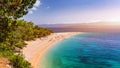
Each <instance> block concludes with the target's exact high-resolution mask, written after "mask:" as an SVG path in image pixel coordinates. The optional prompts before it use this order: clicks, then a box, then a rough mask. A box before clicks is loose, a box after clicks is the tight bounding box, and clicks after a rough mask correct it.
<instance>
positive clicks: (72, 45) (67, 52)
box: [40, 33, 120, 68]
mask: <svg viewBox="0 0 120 68" xmlns="http://www.w3.org/2000/svg"><path fill="white" fill-rule="evenodd" d="M40 65H41V66H40V68H120V33H109V34H108V33H85V34H78V35H75V36H72V37H70V38H66V39H64V40H62V41H60V42H59V43H57V44H55V45H53V46H52V47H51V48H50V49H49V50H48V51H47V53H46V54H45V55H44V57H43V58H42V60H41V61H40Z"/></svg>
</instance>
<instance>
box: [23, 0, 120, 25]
mask: <svg viewBox="0 0 120 68" xmlns="http://www.w3.org/2000/svg"><path fill="white" fill-rule="evenodd" d="M24 19H25V20H27V21H33V22H34V23H35V24H45V23H48V24H54V23H58V24H59V23H86V22H96V21H120V0H37V2H36V4H35V5H34V7H33V8H32V9H31V10H30V11H29V14H27V15H26V16H24Z"/></svg>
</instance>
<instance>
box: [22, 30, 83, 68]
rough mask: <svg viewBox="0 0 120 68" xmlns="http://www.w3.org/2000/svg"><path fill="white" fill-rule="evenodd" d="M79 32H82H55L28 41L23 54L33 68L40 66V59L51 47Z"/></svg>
mask: <svg viewBox="0 0 120 68" xmlns="http://www.w3.org/2000/svg"><path fill="white" fill-rule="evenodd" d="M77 34H82V32H63V33H53V34H51V35H49V36H46V37H42V38H39V39H36V40H35V41H26V43H27V45H26V47H25V48H23V55H24V57H25V59H26V60H27V61H29V62H30V63H31V65H32V67H33V68H38V65H39V61H40V59H41V58H42V56H43V55H44V54H45V52H46V51H47V50H48V49H49V47H51V46H52V45H54V44H56V43H57V42H59V41H61V40H63V39H65V38H68V37H70V36H73V35H77Z"/></svg>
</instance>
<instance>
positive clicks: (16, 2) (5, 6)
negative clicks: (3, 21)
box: [0, 0, 36, 19]
mask: <svg viewBox="0 0 120 68" xmlns="http://www.w3.org/2000/svg"><path fill="white" fill-rule="evenodd" d="M35 2H36V0H0V18H4V17H9V18H13V19H17V18H20V17H23V15H26V14H27V13H28V10H29V9H30V8H32V7H33V5H34V4H35Z"/></svg>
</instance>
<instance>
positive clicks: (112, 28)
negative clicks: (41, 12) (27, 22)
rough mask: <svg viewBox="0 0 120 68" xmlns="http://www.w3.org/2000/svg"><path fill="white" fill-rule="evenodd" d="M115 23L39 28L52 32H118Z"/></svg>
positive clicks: (52, 25)
mask: <svg viewBox="0 0 120 68" xmlns="http://www.w3.org/2000/svg"><path fill="white" fill-rule="evenodd" d="M114 23H116V22H93V23H92V22H91V23H81V24H80V23H76V24H43V25H42V24H41V25H40V26H43V27H46V28H49V29H51V30H53V31H54V32H105V33H111V32H115V33H118V32H120V31H119V30H120V24H114Z"/></svg>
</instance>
